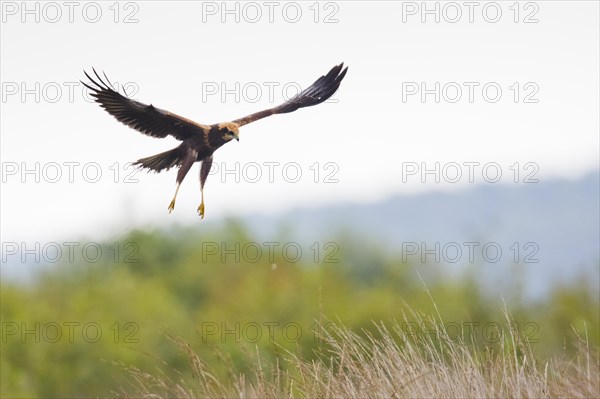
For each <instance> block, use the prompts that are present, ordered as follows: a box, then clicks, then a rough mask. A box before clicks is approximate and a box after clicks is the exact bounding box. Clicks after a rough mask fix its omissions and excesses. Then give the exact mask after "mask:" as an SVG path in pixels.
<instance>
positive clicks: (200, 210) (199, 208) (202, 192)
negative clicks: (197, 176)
mask: <svg viewBox="0 0 600 399" xmlns="http://www.w3.org/2000/svg"><path fill="white" fill-rule="evenodd" d="M200 195H201V196H202V202H200V206H198V214H199V215H200V217H201V218H202V219H204V188H201V189H200Z"/></svg>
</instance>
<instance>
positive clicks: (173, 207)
mask: <svg viewBox="0 0 600 399" xmlns="http://www.w3.org/2000/svg"><path fill="white" fill-rule="evenodd" d="M173 209H175V200H173V201H171V203H170V204H169V213H171V212H173Z"/></svg>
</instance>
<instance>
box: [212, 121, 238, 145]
mask: <svg viewBox="0 0 600 399" xmlns="http://www.w3.org/2000/svg"><path fill="white" fill-rule="evenodd" d="M217 126H218V128H219V132H220V133H221V135H222V136H221V137H223V140H225V141H231V139H236V140H237V141H240V131H239V128H240V126H239V125H238V124H237V123H233V122H223V123H219V124H218V125H217Z"/></svg>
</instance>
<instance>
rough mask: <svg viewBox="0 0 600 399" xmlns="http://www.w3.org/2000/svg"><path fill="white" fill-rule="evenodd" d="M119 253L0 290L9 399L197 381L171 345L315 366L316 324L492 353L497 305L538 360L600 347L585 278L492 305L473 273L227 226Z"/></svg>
mask: <svg viewBox="0 0 600 399" xmlns="http://www.w3.org/2000/svg"><path fill="white" fill-rule="evenodd" d="M281 236H282V237H286V236H289V233H285V232H284V233H282V234H281ZM116 241H117V245H115V243H106V245H105V246H103V253H105V254H109V256H104V257H102V259H100V260H99V261H97V262H90V261H89V259H88V261H86V260H85V259H79V260H76V261H75V262H70V261H69V262H63V264H59V265H56V267H53V268H51V269H48V270H47V271H45V272H42V273H40V274H39V275H38V276H36V278H35V280H34V281H33V282H32V283H30V284H16V283H10V282H6V281H3V282H2V286H1V307H0V308H1V313H0V315H1V320H2V351H1V357H0V366H1V380H0V385H1V386H2V388H1V392H0V394H1V395H2V397H67V396H70V397H73V396H76V397H85V396H106V395H109V394H110V393H111V392H112V391H113V390H116V389H117V385H118V380H119V375H120V373H121V370H122V367H121V366H122V365H133V366H135V367H139V368H141V369H148V370H153V369H154V370H156V369H157V368H158V366H159V365H160V366H161V369H163V367H164V365H165V364H166V365H168V367H167V370H171V372H172V373H173V375H172V376H171V377H172V378H184V379H187V378H192V376H191V374H190V371H189V370H190V368H189V365H188V357H187V356H186V355H185V354H184V353H181V352H180V351H179V350H178V349H177V346H176V345H173V343H172V342H170V340H169V339H168V338H167V335H168V334H174V335H176V336H178V337H181V338H182V339H184V340H185V341H187V342H189V343H190V345H191V346H192V348H193V350H194V351H195V352H197V353H198V354H199V355H200V357H201V358H202V359H203V360H204V361H205V362H207V364H209V365H211V366H213V368H217V369H219V367H221V366H222V370H223V373H230V372H231V370H232V369H235V370H238V371H239V372H244V371H245V370H247V368H248V367H252V366H251V365H249V364H247V361H246V360H245V359H247V356H246V355H247V352H253V351H256V349H257V348H258V349H259V350H260V351H261V355H265V354H267V355H268V356H270V358H271V360H274V359H276V357H277V355H278V354H280V353H282V351H285V350H289V351H291V352H293V353H297V354H300V355H301V356H303V357H304V358H311V356H314V352H313V351H314V350H315V348H317V347H318V346H319V345H321V342H322V341H321V340H320V339H319V336H320V334H321V333H322V331H318V330H316V329H315V326H316V325H317V324H316V322H317V321H320V322H321V323H324V324H325V325H327V321H328V320H329V321H336V322H340V323H343V324H344V325H345V326H346V327H348V328H350V329H352V330H353V331H357V332H359V331H361V329H367V330H369V331H371V332H372V333H373V334H377V330H376V328H374V324H373V323H374V322H381V321H383V322H384V323H385V322H390V323H391V322H392V321H394V320H395V321H397V322H398V323H399V324H400V325H401V326H404V327H403V328H406V329H407V330H409V329H410V330H411V331H415V333H420V334H427V333H428V330H427V326H425V325H422V324H416V323H414V320H415V318H414V317H413V316H414V314H411V312H412V311H417V312H420V313H422V314H424V315H433V317H437V315H441V316H440V317H441V319H442V322H443V323H445V324H447V325H448V329H449V330H450V329H452V331H449V333H450V334H454V335H458V334H462V335H463V337H465V339H467V340H472V341H473V342H474V344H475V345H477V346H479V347H481V348H482V349H485V348H486V347H488V346H490V345H493V344H494V343H495V342H497V341H498V339H502V338H499V337H498V331H497V329H496V328H495V326H497V325H504V324H505V321H506V319H505V316H504V315H503V313H502V312H503V306H504V305H503V301H502V299H503V300H505V301H506V306H507V307H508V309H509V310H510V312H511V314H512V318H513V319H514V321H515V323H516V324H515V325H516V329H517V332H518V333H519V335H520V336H521V337H522V338H523V339H529V343H531V344H532V347H533V350H534V351H535V353H536V356H538V357H539V358H540V359H545V358H549V357H552V356H564V357H569V356H571V355H572V353H573V351H574V348H575V346H576V345H577V344H578V339H577V335H578V334H579V335H580V336H582V337H584V338H587V340H588V342H589V345H590V346H592V347H598V345H599V340H600V329H599V314H600V309H599V304H598V293H597V292H594V290H593V288H586V287H590V285H589V284H586V283H585V276H584V278H582V283H581V284H578V285H571V286H557V287H554V288H553V289H552V290H551V294H550V295H549V296H548V297H546V298H544V300H543V301H540V302H539V303H535V302H524V301H523V300H521V298H520V293H519V289H517V288H516V289H515V291H514V295H509V296H505V297H504V298H499V297H495V296H493V295H490V294H488V293H486V292H485V289H484V288H481V287H480V284H478V283H477V280H476V276H477V272H478V271H477V270H476V268H471V269H470V270H467V271H466V272H464V273H462V274H461V275H460V276H456V275H452V276H451V275H450V273H449V271H448V269H449V268H448V267H447V266H446V265H443V264H434V265H421V264H408V263H404V262H401V261H400V259H401V258H400V256H397V254H390V253H384V252H383V251H381V250H380V249H379V248H378V247H377V245H376V244H373V243H368V242H364V241H362V240H358V239H356V238H353V237H349V236H343V235H342V236H340V237H337V238H335V239H332V240H331V243H322V242H321V243H318V245H317V246H315V247H313V246H312V245H313V244H308V245H303V244H293V245H287V247H286V245H285V244H286V243H287V244H290V243H293V239H291V238H290V239H281V240H279V242H278V245H276V244H269V243H265V242H262V241H261V240H255V241H258V242H255V241H253V238H252V237H251V236H249V234H248V232H247V231H246V230H245V229H244V228H243V226H240V225H238V224H236V223H234V222H231V223H229V224H226V225H225V226H224V227H222V228H220V229H213V230H211V231H209V232H204V231H203V230H201V229H183V228H182V229H173V230H172V231H153V232H142V231H134V232H131V233H129V234H128V235H127V236H125V237H121V238H119V239H118V240H116ZM269 246H271V248H273V250H272V254H271V253H270V251H269ZM298 247H300V248H301V249H302V254H303V257H302V259H301V260H300V261H296V259H295V257H296V256H295V250H296V249H297V248H298ZM257 248H259V249H260V250H261V251H262V253H261V254H260V256H258V252H257ZM283 248H287V252H286V251H283ZM317 248H318V250H317ZM215 251H216V252H215ZM227 251H229V252H227ZM271 255H272V258H271ZM255 260H256V261H255ZM450 277H451V278H450ZM515 279H516V280H518V278H516V277H515ZM515 286H516V287H518V283H516V284H515ZM505 294H506V293H505ZM494 323H499V324H494ZM503 333H504V334H508V332H507V331H503ZM179 373H180V374H179Z"/></svg>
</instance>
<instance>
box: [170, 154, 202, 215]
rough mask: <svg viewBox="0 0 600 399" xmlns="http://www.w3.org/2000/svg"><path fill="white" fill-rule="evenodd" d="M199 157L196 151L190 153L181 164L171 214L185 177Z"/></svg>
mask: <svg viewBox="0 0 600 399" xmlns="http://www.w3.org/2000/svg"><path fill="white" fill-rule="evenodd" d="M197 155H198V153H197V152H196V151H189V152H188V153H187V154H186V155H185V157H184V159H183V162H182V163H181V167H180V168H179V172H177V180H176V181H177V188H176V189H175V195H174V196H173V200H172V201H171V203H170V204H169V213H171V212H172V211H173V209H175V200H176V199H177V193H178V192H179V186H180V185H181V182H182V181H183V179H184V178H185V175H186V174H187V172H188V171H189V170H190V168H191V167H192V165H193V164H194V161H195V160H196V156H197Z"/></svg>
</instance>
